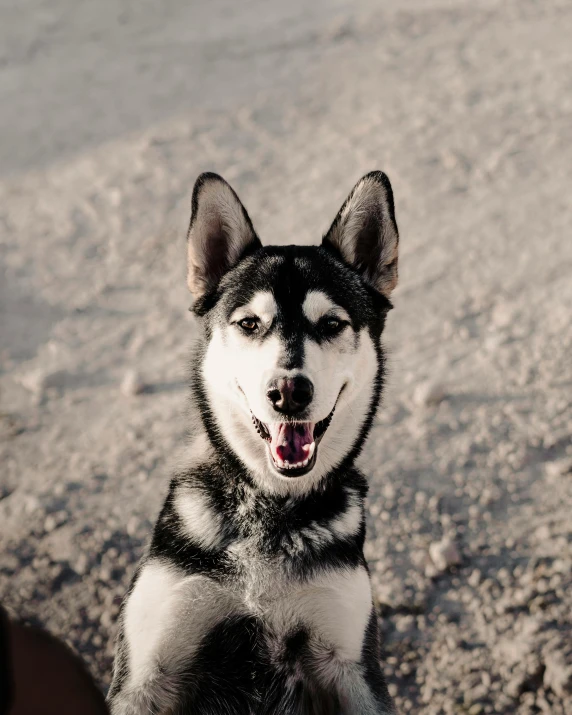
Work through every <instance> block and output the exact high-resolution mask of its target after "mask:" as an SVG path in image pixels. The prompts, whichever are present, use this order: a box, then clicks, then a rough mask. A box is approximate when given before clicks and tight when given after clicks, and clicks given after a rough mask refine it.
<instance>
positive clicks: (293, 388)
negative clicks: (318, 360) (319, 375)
mask: <svg viewBox="0 0 572 715" xmlns="http://www.w3.org/2000/svg"><path fill="white" fill-rule="evenodd" d="M313 396H314V385H312V383H311V382H310V380H308V378H306V377H302V376H301V375H297V376H296V377H280V378H277V379H276V380H271V381H270V382H269V383H268V388H267V390H266V397H268V401H269V402H270V403H271V405H272V407H274V409H275V410H276V411H277V412H282V413H284V414H285V415H296V414H298V413H299V412H302V410H304V409H306V407H308V405H309V404H310V402H312V397H313Z"/></svg>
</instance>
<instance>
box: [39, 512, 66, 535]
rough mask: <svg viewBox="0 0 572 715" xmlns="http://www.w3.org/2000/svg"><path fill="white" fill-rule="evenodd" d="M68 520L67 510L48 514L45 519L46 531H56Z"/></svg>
mask: <svg viewBox="0 0 572 715" xmlns="http://www.w3.org/2000/svg"><path fill="white" fill-rule="evenodd" d="M67 520H68V514H67V512H65V511H57V512H54V513H53V514H48V516H47V517H46V519H45V521H44V531H46V532H47V533H49V532H51V531H55V530H56V529H58V528H59V527H60V526H63V525H64V524H65V523H66V522H67Z"/></svg>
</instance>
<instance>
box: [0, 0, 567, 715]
mask: <svg viewBox="0 0 572 715" xmlns="http://www.w3.org/2000/svg"><path fill="white" fill-rule="evenodd" d="M40 5H41V7H40ZM89 7H91V6H88V5H86V4H81V3H80V4H77V3H75V4H74V3H71V2H70V1H69V0H56V1H55V2H53V3H50V6H49V8H47V6H46V5H45V3H40V0H32V2H31V3H27V4H26V9H25V10H24V9H22V10H18V11H15V12H12V11H11V10H8V11H5V10H0V28H1V29H0V33H3V34H4V35H6V37H2V38H0V47H2V48H3V53H4V55H3V57H4V60H5V61H3V62H2V63H0V95H1V96H2V100H3V101H2V106H3V108H5V110H6V111H3V112H2V113H1V115H2V116H1V117H0V129H1V131H0V135H1V136H2V137H3V142H2V144H1V146H0V255H1V256H2V267H1V268H0V271H1V272H2V275H1V276H0V306H1V312H0V334H1V341H0V462H1V464H2V470H1V472H0V600H1V601H2V603H3V604H5V605H6V606H7V607H8V608H9V610H10V611H11V612H12V613H13V614H14V615H18V616H20V617H23V618H25V619H27V620H30V621H32V622H35V623H41V624H43V625H45V626H46V627H48V628H50V629H51V630H52V631H53V632H54V633H56V634H58V635H59V636H61V637H62V638H64V639H65V640H66V641H67V642H68V643H70V645H71V646H72V647H73V648H75V649H76V650H77V651H78V652H79V653H81V655H82V656H83V657H84V658H85V660H86V661H87V663H88V665H89V667H90V669H91V671H92V672H93V674H94V676H95V677H96V678H97V679H98V682H99V683H100V684H101V687H102V688H103V689H105V688H106V687H107V686H108V684H109V679H110V668H111V658H112V648H113V645H112V644H113V638H114V636H115V633H116V628H117V616H118V612H119V607H120V603H121V599H122V597H123V594H124V593H125V591H126V588H127V586H128V583H129V580H130V578H131V576H132V574H133V571H134V569H135V566H136V563H137V560H138V559H139V557H140V556H141V554H142V553H143V551H144V549H145V546H146V544H147V543H148V539H149V535H150V530H151V527H152V524H153V522H154V520H155V518H156V516H157V514H158V510H159V508H160V505H161V501H162V499H163V498H164V496H165V494H166V490H167V485H168V476H169V473H170V471H171V468H172V464H173V462H174V461H176V458H177V454H178V451H179V449H181V448H182V446H183V445H184V443H185V435H186V421H187V419H188V417H187V402H186V400H187V398H186V390H185V370H186V360H187V355H188V351H189V344H190V342H191V341H192V338H193V336H194V334H195V332H196V325H195V323H194V318H193V317H192V316H191V315H190V314H189V313H188V312H187V307H188V305H189V302H190V301H189V297H188V295H187V292H186V289H185V265H184V264H185V258H184V254H185V250H184V243H185V240H184V236H185V229H186V224H187V222H188V218H189V210H190V206H189V203H190V190H191V187H192V184H193V181H194V179H195V178H196V176H197V174H198V173H200V172H201V171H203V170H213V171H219V172H220V173H222V174H223V175H224V176H225V177H226V178H227V179H228V180H229V181H231V182H232V183H233V185H234V186H235V188H236V189H237V191H238V193H239V195H240V196H241V197H242V198H243V200H244V201H245V204H246V205H247V207H248V209H249V211H250V213H251V216H252V218H253V220H254V223H255V225H256V226H257V228H258V230H259V232H260V234H261V236H262V238H263V240H266V241H267V242H271V243H292V242H299V243H306V242H310V241H316V240H318V237H319V236H320V235H321V232H322V231H323V230H324V229H325V228H327V225H328V222H329V221H330V220H331V219H332V218H333V216H334V213H335V211H336V210H337V208H338V206H339V204H340V203H341V202H342V201H343V199H344V197H345V195H346V194H347V192H348V190H349V189H350V187H351V186H352V184H353V182H354V181H355V180H357V178H359V176H360V175H362V174H363V173H365V172H366V171H369V170H371V169H374V168H378V167H379V168H382V169H384V170H385V171H387V173H388V174H389V176H390V177H391V179H392V182H393V185H394V190H395V196H396V209H397V218H398V222H399V226H400V231H401V237H402V241H401V249H402V254H401V260H400V285H399V287H398V289H397V290H396V292H395V295H394V299H393V302H394V305H395V310H394V311H392V312H391V313H390V315H389V318H388V325H387V337H386V342H387V347H388V352H389V370H388V373H389V374H388V387H387V390H386V394H385V398H384V403H383V407H382V409H381V410H380V412H379V414H378V416H377V418H376V420H375V423H374V426H373V429H372V435H371V438H370V441H369V443H368V446H367V449H366V450H365V451H364V454H363V456H362V458H361V460H362V463H363V464H362V466H363V468H364V470H365V471H366V472H367V473H368V474H369V475H371V489H370V496H369V516H368V542H367V547H366V553H367V557H368V559H369V562H370V564H371V574H372V582H373V587H374V599H375V604H376V607H377V609H378V613H379V620H380V626H381V629H382V633H383V654H382V660H383V664H384V669H385V672H386V675H387V678H388V681H389V684H390V689H391V692H392V693H393V694H394V696H395V698H396V702H397V705H398V709H399V711H400V712H404V713H420V714H423V715H430V714H433V715H437V714H438V713H454V714H457V713H471V714H472V715H478V714H480V713H483V714H484V713H516V714H517V715H532V714H533V713H550V714H551V715H570V714H571V713H572V693H571V668H572V647H571V644H572V615H571V614H572V521H571V519H570V514H571V512H572V479H571V478H570V475H571V469H570V465H571V464H572V461H571V460H572V390H571V387H572V360H571V359H570V355H571V354H572V327H571V320H570V316H571V315H572V281H570V275H571V273H572V250H571V248H570V226H571V225H572V206H571V204H570V201H569V196H568V187H569V186H570V184H571V179H572V124H571V123H570V121H569V116H570V111H571V104H570V91H569V89H570V78H569V70H568V67H569V65H570V60H571V59H572V57H571V53H572V50H571V45H570V42H569V38H570V37H571V36H572V9H571V8H570V5H569V4H567V3H564V2H561V1H560V0H549V1H547V2H543V3H537V2H533V0H524V1H521V0H508V2H505V3H499V2H496V0H483V1H482V2H480V3H470V2H468V0H459V2H457V3H453V4H443V3H439V2H437V1H436V0H430V1H429V2H423V3H421V2H420V0H406V1H405V2H403V3H399V4H395V6H393V5H391V6H390V5H384V6H380V5H379V4H378V3H374V2H373V1H371V0H358V1H357V2H352V3H350V2H349V1H348V0H335V2H333V3H331V2H327V3H326V2H325V0H318V2H316V3H312V4H311V6H310V5H309V4H307V3H302V1H301V0H294V2H292V3H288V4H284V3H278V2H275V1H274V0H272V2H270V3H265V4H264V5H262V3H261V0H253V1H252V2H250V3H246V4H244V5H242V6H241V11H240V14H239V15H237V14H236V13H232V14H231V13H228V12H227V11H226V10H225V4H224V3H222V4H221V3H194V4H188V3H187V4H184V3H177V2H169V3H166V4H163V5H162V6H161V10H160V12H159V10H158V9H157V8H155V6H154V5H153V4H146V5H145V6H144V7H143V6H140V5H137V6H135V5H134V6H133V8H131V7H127V6H125V7H123V4H121V8H119V9H118V7H119V6H118V5H117V3H112V2H111V0H105V2H104V4H103V5H101V6H100V5H98V10H97V12H91V11H89ZM157 7H158V6H157ZM5 12H8V13H9V17H8V16H6V17H4V16H3V15H2V14H1V13H5ZM46 13H47V14H46ZM118 28H120V29H118ZM119 32H121V33H123V34H117V33H119ZM38 37H41V38H42V42H38V41H37V38H38ZM221 38H224V40H222V39H221ZM149 48H152V49H153V51H152V52H151V53H150V49H149ZM142 373H144V375H145V378H144V379H143V377H142ZM125 395H126V396H127V397H126V396H125ZM134 396H136V398H135V397H134Z"/></svg>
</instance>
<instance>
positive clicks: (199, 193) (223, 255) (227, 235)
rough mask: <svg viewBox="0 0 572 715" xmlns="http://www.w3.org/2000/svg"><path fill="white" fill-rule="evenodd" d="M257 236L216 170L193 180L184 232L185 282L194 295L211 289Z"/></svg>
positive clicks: (252, 245)
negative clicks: (191, 196) (187, 223)
mask: <svg viewBox="0 0 572 715" xmlns="http://www.w3.org/2000/svg"><path fill="white" fill-rule="evenodd" d="M261 245H262V244H261V243H260V239H259V238H258V236H257V235H256V231H255V230H254V228H253V226H252V221H251V220H250V217H249V216H248V214H247V212H246V209H245V208H244V206H243V205H242V203H241V201H240V199H239V198H238V196H237V195H236V193H235V192H234V190H233V189H232V188H231V187H230V185H229V184H227V182H226V181H225V180H224V179H223V178H222V177H221V176H219V175H218V174H212V173H204V174H201V175H200V176H199V178H198V179H197V180H196V182H195V186H194V189H193V199H192V213H191V222H190V225H189V231H188V234H187V285H188V287H189V290H190V291H191V293H192V294H193V296H194V297H195V299H200V298H203V297H204V296H205V295H207V294H208V293H211V292H212V291H213V290H214V289H215V288H216V286H217V285H218V283H219V282H220V280H221V278H222V277H223V276H224V274H225V273H227V271H229V270H230V269H231V268H233V267H234V266H235V265H236V264H237V263H238V262H239V261H240V259H241V258H242V257H243V256H245V255H246V254H247V253H249V252H251V251H252V250H255V249H256V248H258V247H260V246H261Z"/></svg>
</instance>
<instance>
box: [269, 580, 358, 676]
mask: <svg viewBox="0 0 572 715" xmlns="http://www.w3.org/2000/svg"><path fill="white" fill-rule="evenodd" d="M259 603H260V608H261V609H263V611H264V613H265V616H266V617H267V618H268V620H269V622H270V623H271V624H272V626H273V632H274V633H276V634H280V633H282V634H286V633H288V632H289V630H290V629H291V628H292V624H293V623H298V624H300V625H301V626H302V627H306V628H308V629H309V631H310V633H311V637H312V639H316V643H317V644H322V645H324V646H326V647H327V648H328V649H329V651H330V652H332V650H333V652H334V655H335V658H336V659H338V660H342V661H343V660H349V661H354V662H357V661H359V660H360V658H361V647H362V643H363V637H364V633H365V628H366V626H367V622H368V619H369V615H370V612H371V586H370V583H369V578H368V575H367V572H366V570H365V569H364V568H362V567H359V568H356V569H339V570H335V571H327V572H325V573H322V574H320V575H319V576H317V577H315V578H313V579H311V580H310V581H308V582H303V583H301V582H290V584H289V587H286V588H284V587H283V589H282V590H281V592H277V591H276V590H275V589H270V590H269V591H267V592H265V593H263V594H260V601H259Z"/></svg>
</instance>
